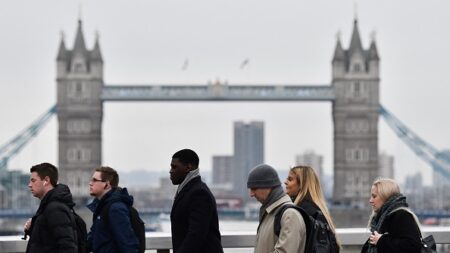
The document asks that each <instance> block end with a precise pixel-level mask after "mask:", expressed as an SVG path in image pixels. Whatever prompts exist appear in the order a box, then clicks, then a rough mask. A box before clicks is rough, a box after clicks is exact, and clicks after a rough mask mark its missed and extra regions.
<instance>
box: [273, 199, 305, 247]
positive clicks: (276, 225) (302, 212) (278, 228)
mask: <svg viewBox="0 0 450 253" xmlns="http://www.w3.org/2000/svg"><path fill="white" fill-rule="evenodd" d="M288 208H294V209H295V210H297V211H298V212H299V213H300V215H301V216H302V218H303V220H304V222H305V226H306V237H307V241H308V238H309V231H311V229H309V228H310V227H311V224H312V223H311V218H310V217H309V215H308V213H307V212H306V211H305V210H304V209H303V208H301V207H299V206H296V205H293V204H286V205H282V206H281V207H279V208H278V210H277V211H276V213H275V220H274V222H273V232H274V233H275V235H276V236H277V237H279V236H280V231H281V218H282V217H283V214H284V211H286V209H288Z"/></svg>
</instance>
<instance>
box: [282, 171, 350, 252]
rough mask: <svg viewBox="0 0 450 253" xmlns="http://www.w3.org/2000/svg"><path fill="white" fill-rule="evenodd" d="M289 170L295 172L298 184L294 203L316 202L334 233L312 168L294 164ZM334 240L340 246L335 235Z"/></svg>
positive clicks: (334, 228)
mask: <svg viewBox="0 0 450 253" xmlns="http://www.w3.org/2000/svg"><path fill="white" fill-rule="evenodd" d="M290 171H291V172H292V173H294V174H295V177H296V179H297V184H298V185H299V191H298V193H297V197H296V198H295V200H294V204H295V205H299V204H300V203H301V202H302V201H303V200H309V201H311V202H313V203H314V204H316V206H318V207H319V209H320V211H321V212H322V213H323V215H324V216H325V219H326V220H327V222H328V225H329V226H330V227H331V229H332V231H333V233H334V234H335V235H336V227H335V226H334V223H333V220H332V219H331V215H330V212H329V211H328V207H327V204H326V202H325V197H324V196H323V192H322V187H321V186H320V181H319V178H318V177H317V174H316V173H315V172H314V169H313V168H311V167H309V166H295V167H293V168H291V170H290ZM336 241H337V244H338V246H339V247H341V246H340V242H339V240H338V238H337V236H336Z"/></svg>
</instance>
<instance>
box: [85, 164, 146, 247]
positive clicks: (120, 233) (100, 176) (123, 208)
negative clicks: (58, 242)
mask: <svg viewBox="0 0 450 253" xmlns="http://www.w3.org/2000/svg"><path fill="white" fill-rule="evenodd" d="M89 192H90V194H91V196H93V197H95V199H94V200H93V201H92V203H90V204H89V205H88V206H87V207H88V208H89V209H90V210H91V211H92V212H93V213H94V214H93V219H92V220H93V224H92V226H91V229H90V231H89V233H88V249H89V252H94V253H101V252H108V253H113V252H138V250H139V240H138V238H137V237H136V235H135V233H134V230H133V228H132V226H131V222H130V211H129V207H130V206H132V205H133V196H131V195H129V194H128V191H127V189H126V188H120V187H119V175H118V174H117V171H115V170H114V169H113V168H110V167H99V168H97V169H95V172H94V174H93V175H92V178H91V180H90V183H89ZM103 209H106V211H107V213H106V214H104V211H103ZM105 215H107V216H108V218H107V219H106V218H105ZM102 218H103V219H102Z"/></svg>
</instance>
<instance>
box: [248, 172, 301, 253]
mask: <svg viewBox="0 0 450 253" xmlns="http://www.w3.org/2000/svg"><path fill="white" fill-rule="evenodd" d="M247 188H249V189H250V196H251V197H253V198H255V199H256V200H257V201H259V202H260V203H261V204H262V206H261V208H260V210H259V226H258V230H257V233H256V245H255V251H254V252H255V253H268V252H271V253H276V252H290V253H291V252H292V253H304V252H305V244H306V225H305V221H304V220H303V217H302V216H301V215H300V213H299V212H298V211H296V210H294V209H293V208H288V209H286V211H285V212H284V213H283V215H282V216H281V222H280V223H281V230H280V235H279V236H277V235H275V232H274V228H273V226H274V220H275V214H276V213H277V211H278V210H279V208H280V207H281V206H283V205H289V204H292V200H291V199H290V198H289V196H288V195H286V193H284V191H283V188H282V187H281V182H280V179H279V177H278V173H277V172H276V170H275V169H274V168H272V167H271V166H269V165H267V164H261V165H258V166H256V167H255V168H253V169H252V170H251V171H250V173H249V174H248V180H247Z"/></svg>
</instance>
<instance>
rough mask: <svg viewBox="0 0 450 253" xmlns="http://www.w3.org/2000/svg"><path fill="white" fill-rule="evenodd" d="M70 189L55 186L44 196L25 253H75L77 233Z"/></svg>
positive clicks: (34, 219) (61, 185) (32, 225)
mask: <svg viewBox="0 0 450 253" xmlns="http://www.w3.org/2000/svg"><path fill="white" fill-rule="evenodd" d="M74 205H75V204H74V203H73V201H72V194H71V193H70V190H69V187H67V186H66V185H63V184H58V185H57V186H56V187H55V188H54V189H52V190H50V191H49V192H47V194H45V196H44V198H43V199H42V200H41V203H40V205H39V208H38V210H37V212H36V214H35V215H34V216H33V218H32V223H31V228H30V230H29V231H27V233H28V234H29V235H30V240H29V241H28V245H27V251H26V252H28V253H34V252H36V253H38V252H39V253H47V252H48V253H53V252H55V253H56V252H58V253H61V252H64V253H77V252H78V250H77V241H76V230H75V229H74V224H75V223H74V222H75V221H74V216H73V214H72V211H71V208H72V207H73V206H74Z"/></svg>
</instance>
